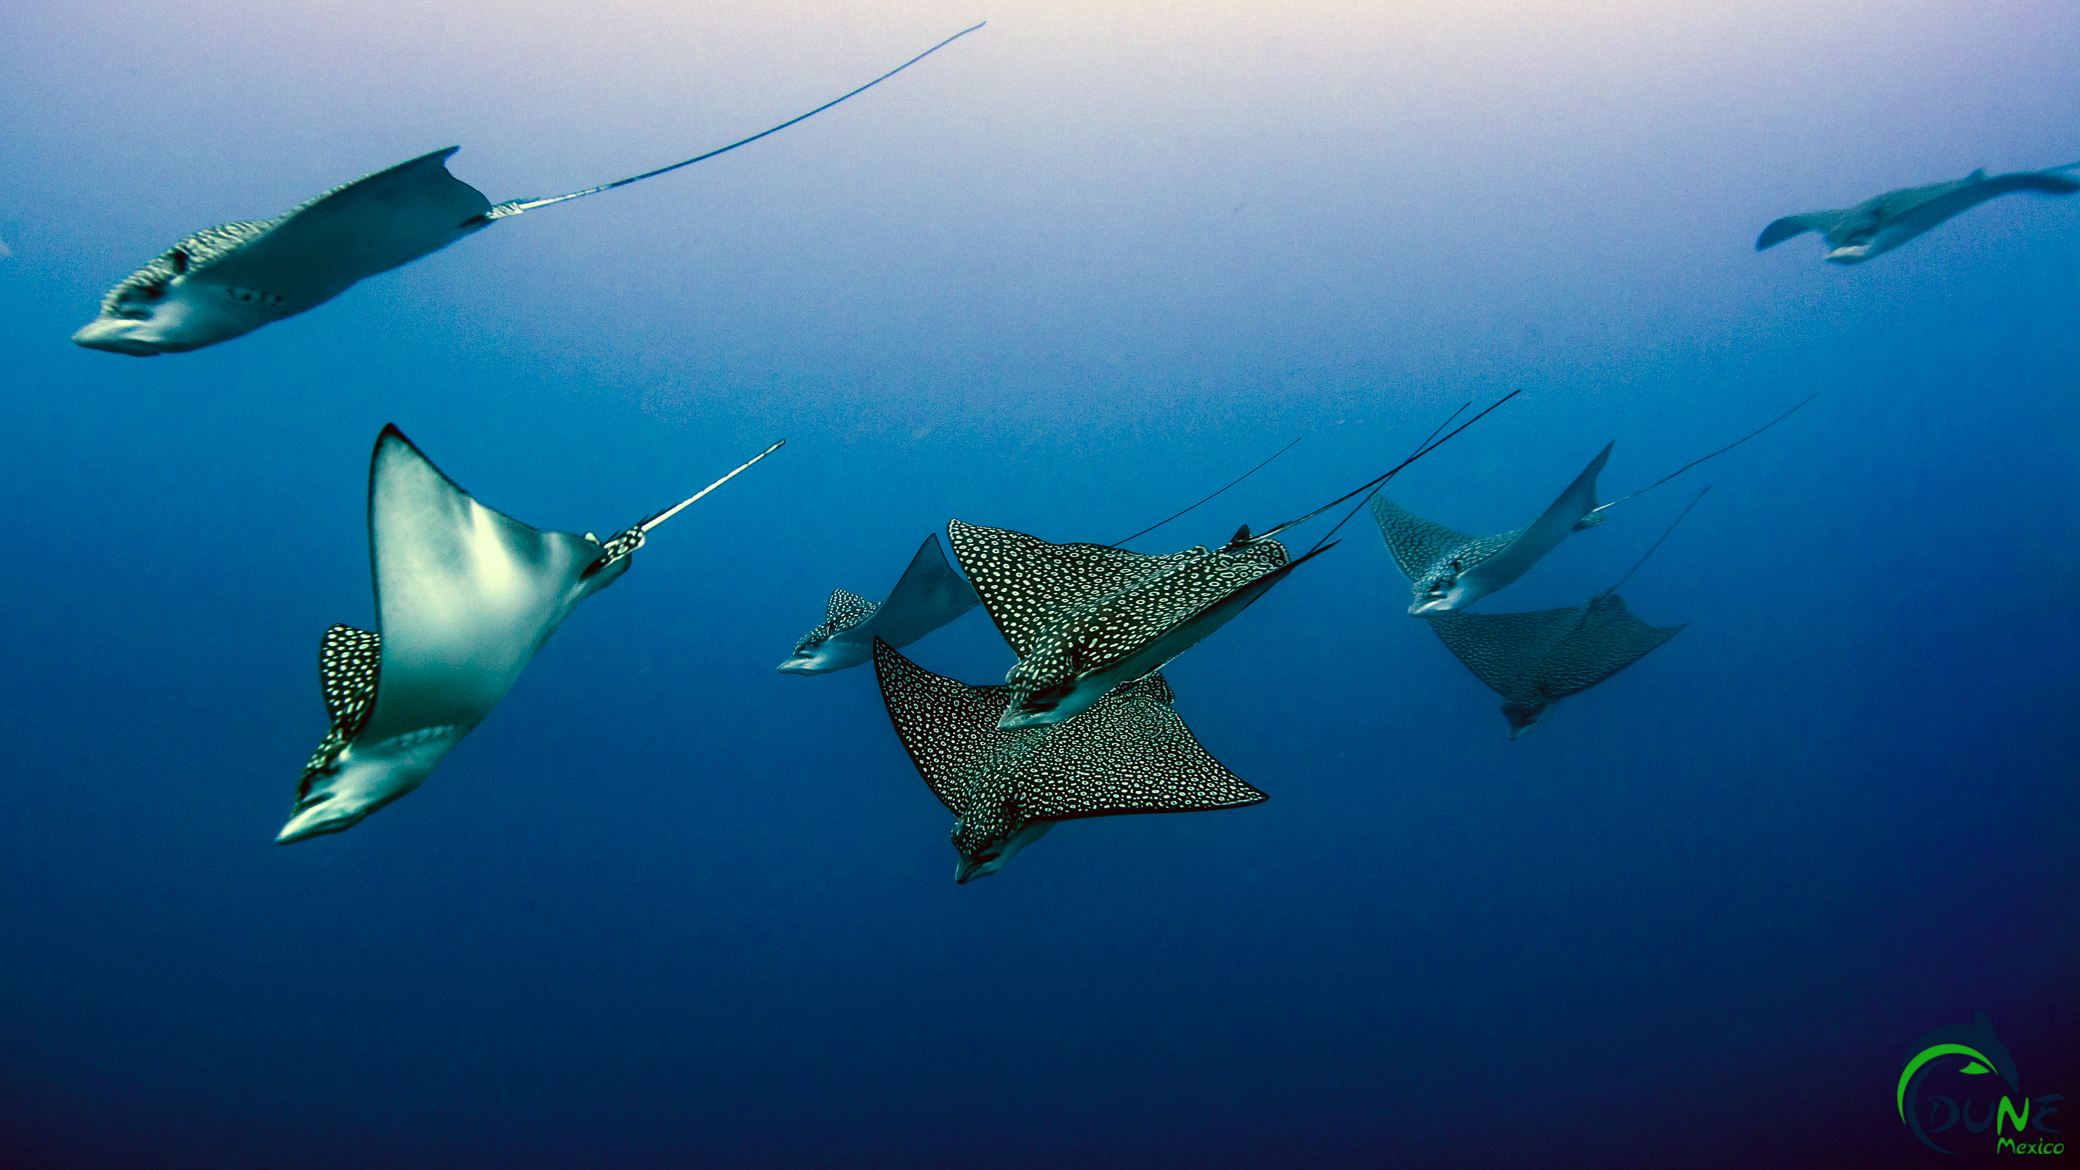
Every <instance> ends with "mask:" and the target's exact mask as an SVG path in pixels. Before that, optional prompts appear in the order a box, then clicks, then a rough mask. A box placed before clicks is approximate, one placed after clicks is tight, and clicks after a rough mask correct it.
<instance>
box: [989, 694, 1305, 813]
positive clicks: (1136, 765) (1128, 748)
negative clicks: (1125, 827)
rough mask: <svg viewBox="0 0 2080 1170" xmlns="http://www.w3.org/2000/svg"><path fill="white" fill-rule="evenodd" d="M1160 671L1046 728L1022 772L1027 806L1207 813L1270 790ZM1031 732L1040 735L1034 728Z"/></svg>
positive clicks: (1253, 800)
mask: <svg viewBox="0 0 2080 1170" xmlns="http://www.w3.org/2000/svg"><path fill="white" fill-rule="evenodd" d="M1173 698H1174V695H1173V694H1172V693H1171V691H1170V685H1169V683H1167V682H1165V681H1164V680H1163V676H1162V675H1160V674H1151V675H1145V676H1143V677H1142V678H1140V679H1137V680H1135V681H1133V682H1131V683H1127V684H1125V685H1124V686H1120V687H1117V688H1114V689H1113V691H1112V692H1111V693H1109V694H1107V695H1106V696H1105V697H1104V698H1102V699H1099V700H1098V701H1097V702H1096V703H1094V704H1092V705H1091V708H1090V710H1088V711H1086V712H1084V713H1083V714H1082V715H1079V716H1077V717H1076V718H1074V719H1071V720H1069V721H1068V722H1066V723H1059V724H1056V725H1054V726H1053V727H1052V728H1048V729H1042V730H1039V731H1038V732H1037V734H1040V735H1043V736H1045V737H1046V738H1044V739H1042V740H1041V741H1040V742H1039V744H1038V745H1037V747H1036V748H1035V749H1034V751H1033V753H1032V755H1031V757H1030V758H1029V759H1028V760H1027V761H1026V764H1025V766H1024V767H1023V768H1022V769H1020V771H1019V775H1018V778H1017V779H1018V791H1019V806H1020V808H1021V810H1022V811H1023V812H1024V813H1025V814H1026V815H1027V816H1029V817H1031V818H1033V819H1036V820H1070V819H1073V818H1076V817H1103V816H1116V815H1120V814H1126V813H1161V812H1206V811H1210V810H1213V809H1221V808H1241V807H1243V806H1245V805H1251V804H1257V803H1259V802H1261V801H1264V800H1266V799H1268V797H1267V796H1266V795H1265V794H1264V793H1263V792H1262V791H1260V790H1258V789H1257V788H1254V787H1252V786H1251V785H1249V784H1248V783H1246V782H1244V781H1243V780H1242V778H1241V777H1239V776H1237V775H1235V773H1233V772H1230V771H1229V770H1228V769H1227V768H1225V767H1223V766H1222V765H1221V762H1220V761H1219V760H1216V759H1214V758H1213V757H1212V756H1211V755H1209V754H1208V753H1207V751H1206V749H1205V748H1203V747H1201V746H1199V741H1198V740H1197V739H1196V738H1194V737H1193V735H1192V732H1191V729H1190V728H1188V727H1186V726H1185V725H1184V720H1183V719H1180V718H1179V717H1178V715H1177V712H1175V711H1173V710H1171V708H1170V702H1171V700H1172V699H1173ZM1026 734H1035V733H1034V732H1028V733H1026Z"/></svg>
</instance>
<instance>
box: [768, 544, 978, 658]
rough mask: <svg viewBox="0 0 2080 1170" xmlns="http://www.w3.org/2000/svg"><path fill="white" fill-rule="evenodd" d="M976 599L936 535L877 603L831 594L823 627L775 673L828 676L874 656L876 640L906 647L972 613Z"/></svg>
mask: <svg viewBox="0 0 2080 1170" xmlns="http://www.w3.org/2000/svg"><path fill="white" fill-rule="evenodd" d="M980 600H981V599H980V598H978V597H976V596H975V588H974V586H972V585H970V584H968V583H967V582H966V581H963V580H962V579H961V575H960V574H959V573H956V572H954V571H953V566H952V565H949V564H947V563H946V553H945V551H944V550H943V549H941V548H940V547H939V534H938V533H936V532H935V533H933V534H932V535H930V536H927V537H925V538H924V543H923V544H921V545H918V546H917V555H916V556H914V557H911V558H910V567H909V568H907V569H905V570H903V577H902V579H901V580H899V581H897V582H896V587H895V588H894V589H891V590H889V592H888V598H887V600H885V601H883V602H882V603H881V604H879V605H876V604H874V603H873V602H871V601H868V600H867V599H866V598H864V597H861V596H860V595H859V594H857V593H848V592H846V591H845V590H843V589H834V590H832V591H831V599H830V604H829V606H828V607H827V609H826V611H825V613H824V618H823V624H822V625H820V626H818V627H816V628H815V629H813V630H810V631H809V632H808V633H807V634H804V635H803V636H802V640H801V641H799V642H796V643H795V646H794V653H792V654H790V655H788V656H787V661H785V662H783V663H781V664H780V667H779V669H780V673H782V674H829V673H831V672H832V671H834V670H844V669H846V668H847V667H853V666H858V665H859V664H860V663H862V662H865V661H867V660H868V659H870V658H872V657H873V656H874V640H875V639H876V638H879V639H880V640H882V641H884V642H887V643H888V644H889V645H891V646H897V647H901V646H908V645H909V644H910V643H912V642H915V641H917V640H918V639H919V638H922V637H924V636H925V635H926V634H929V633H931V632H932V631H933V630H936V629H938V628H939V627H940V626H943V625H945V624H946V623H948V622H950V621H952V620H953V619H955V618H957V617H959V616H961V615H962V614H964V613H966V612H968V611H969V610H971V609H974V608H975V606H976V605H977V604H978V603H979V602H980Z"/></svg>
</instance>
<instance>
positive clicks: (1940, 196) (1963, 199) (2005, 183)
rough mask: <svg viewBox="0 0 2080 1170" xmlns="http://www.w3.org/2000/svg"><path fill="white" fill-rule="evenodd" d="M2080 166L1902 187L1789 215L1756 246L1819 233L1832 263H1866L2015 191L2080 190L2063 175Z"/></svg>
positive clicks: (2078, 181)
mask: <svg viewBox="0 0 2080 1170" xmlns="http://www.w3.org/2000/svg"><path fill="white" fill-rule="evenodd" d="M2075 167H2080V163H2067V164H2066V165H2065V166H2062V167H2048V168H2046V169H2044V170H2041V171H2016V172H2014V173H2012V174H2006V175H1994V176H1992V177H1990V178H1989V177H1988V176H1987V174H1986V172H1985V171H1984V170H1976V171H1973V172H1972V173H1971V174H1969V175H1966V176H1965V177H1964V178H1962V179H1953V180H1951V181H1950V182H1947V183H1930V184H1929V185H1928V186H1926V187H1901V188H1900V189H1899V190H1897V191H1887V192H1885V193H1884V194H1883V195H1880V196H1878V197H1877V198H1875V199H1866V200H1864V201H1863V202H1861V203H1859V204H1857V205H1856V206H1854V207H1844V208H1841V209H1839V210H1835V211H1809V212H1806V213H1805V214H1804V215H1787V216H1785V217H1784V218H1782V219H1779V220H1776V221H1774V222H1773V223H1771V224H1770V225H1769V226H1768V227H1766V228H1763V229H1762V234H1761V235H1760V236H1757V237H1756V238H1755V250H1756V251H1757V252H1760V251H1762V250H1763V249H1764V248H1773V247H1775V246H1777V245H1778V244H1781V243H1783V242H1784V241H1785V240H1788V239H1790V238H1792V237H1793V236H1801V235H1804V234H1805V233H1807V232H1820V233H1821V234H1823V235H1824V236H1826V237H1827V256H1826V257H1825V259H1826V260H1827V262H1828V263H1830V264H1861V263H1863V262H1864V261H1866V260H1869V259H1870V258H1871V257H1873V256H1881V255H1883V254H1885V253H1887V252H1890V251H1892V250H1893V249H1894V248H1897V247H1899V246H1900V245H1901V244H1904V243H1906V242H1907V241H1908V240H1911V239H1913V238H1914V237H1915V236H1918V235H1920V234H1921V233H1923V232H1925V231H1928V230H1929V229H1931V228H1934V227H1935V226H1937V225H1938V224H1941V223H1942V222H1943V221H1945V220H1947V219H1949V218H1950V217H1952V216H1954V215H1960V214H1962V213H1964V212H1967V211H1970V210H1971V209H1972V208H1974V207H1977V206H1979V205H1980V204H1981V203H1984V202H1986V201H1987V200H1988V199H1994V198H1998V197H1999V196H2002V195H2006V194H2008V193H2009V192H2011V191H2037V192H2041V193H2043V194H2046V195H2070V194H2072V193H2073V192H2075V191H2080V179H2075V178H2074V177H2073V176H2071V175H2066V174H2061V173H2060V172H2062V171H2070V170H2072V169H2074V168H2075Z"/></svg>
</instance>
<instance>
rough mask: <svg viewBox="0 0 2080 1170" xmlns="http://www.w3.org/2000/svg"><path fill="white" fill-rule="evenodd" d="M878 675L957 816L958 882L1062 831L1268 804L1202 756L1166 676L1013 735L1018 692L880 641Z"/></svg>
mask: <svg viewBox="0 0 2080 1170" xmlns="http://www.w3.org/2000/svg"><path fill="white" fill-rule="evenodd" d="M874 672H875V676H876V677H877V678H878V679H879V681H880V683H881V696H882V699H883V701H885V702H886V703H887V705H888V717H889V721H890V722H891V723H893V724H894V725H895V729H896V735H897V737H898V738H900V739H901V740H902V741H903V749H904V750H905V751H907V752H908V753H909V754H910V759H911V762H913V763H914V764H916V765H917V771H918V774H919V775H921V776H922V777H923V778H924V782H925V784H926V785H928V786H929V787H930V788H931V790H932V795H934V796H937V797H938V798H939V801H940V803H942V804H944V805H945V806H946V807H947V808H948V809H950V810H951V811H952V812H953V815H954V817H955V820H954V827H953V846H954V848H955V849H956V850H958V851H959V853H960V862H959V864H958V865H957V866H956V868H955V870H954V880H955V881H957V882H962V883H965V882H968V881H971V880H973V879H975V878H978V877H984V876H987V875H989V874H992V873H995V872H996V871H997V870H999V869H1002V868H1003V867H1004V863H1005V862H1007V861H1009V860H1011V857H1012V855H1014V854H1016V853H1017V852H1018V851H1019V850H1021V849H1023V848H1025V847H1026V846H1028V845H1030V844H1032V843H1033V842H1035V841H1037V840H1039V839H1040V838H1041V837H1042V836H1044V835H1045V834H1046V833H1047V831H1048V830H1049V829H1052V828H1053V827H1054V826H1055V824H1056V823H1057V822H1060V821H1065V820H1072V819H1075V818H1078V817H1103V816H1119V815H1123V814H1127V813H1162V812H1203V811H1210V810H1213V809H1222V808H1240V807H1242V806H1244V805H1251V804H1256V803H1258V802H1260V801H1262V800H1264V799H1266V797H1265V795H1264V793H1262V792H1260V791H1258V790H1257V789H1255V788H1253V787H1251V786H1250V785H1248V784H1246V783H1244V782H1243V781H1242V780H1241V779H1240V778H1239V777H1237V776H1236V775H1235V774H1234V773H1233V772H1230V771H1228V769H1226V768H1224V767H1222V766H1221V763H1220V761H1218V760H1216V759H1214V758H1213V757H1212V756H1211V755H1208V754H1207V752H1206V749H1205V748H1203V747H1200V746H1199V741H1198V740H1197V739H1195V738H1193V736H1192V733H1191V730H1190V729H1189V728H1187V727H1186V726H1185V725H1184V720H1182V719H1180V718H1178V716H1177V712H1175V711H1173V710H1171V709H1170V704H1171V702H1172V701H1173V700H1174V699H1175V696H1174V695H1173V694H1172V693H1171V690H1170V685H1169V684H1168V683H1167V682H1165V681H1164V680H1163V676H1162V675H1160V674H1149V675H1144V676H1142V677H1141V678H1138V679H1136V680H1134V681H1132V682H1129V683H1127V684H1125V685H1123V686H1120V687H1118V688H1117V689H1115V690H1112V691H1110V692H1108V693H1106V694H1105V695H1103V696H1101V697H1100V698H1099V699H1098V700H1097V701H1096V702H1094V703H1093V704H1091V706H1090V708H1089V709H1088V710H1087V711H1085V712H1084V714H1083V716H1082V717H1081V718H1079V719H1077V720H1075V721H1073V722H1070V723H1064V724H1060V725H1057V726H1036V727H1024V728H1021V729H1018V730H1008V731H1007V730H1004V729H1003V728H1002V727H1001V726H1000V725H999V723H998V716H999V714H1000V713H1001V712H1002V711H1003V710H1004V708H1005V706H1006V704H1007V703H1009V701H1010V699H1011V694H1010V690H1009V688H1006V687H1000V686H992V687H973V686H969V685H967V684H966V683H962V682H958V681H956V680H954V679H950V678H945V677H943V676H941V675H936V674H933V673H931V672H930V671H927V670H925V669H924V668H922V667H920V666H918V665H917V664H915V663H913V662H911V661H910V660H909V659H907V658H905V657H903V656H902V655H901V654H898V653H896V651H895V649H894V648H893V647H891V646H889V644H888V643H887V642H884V641H882V640H881V639H879V638H876V639H875V640H874Z"/></svg>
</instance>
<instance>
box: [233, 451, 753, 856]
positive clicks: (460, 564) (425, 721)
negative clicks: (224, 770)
mask: <svg viewBox="0 0 2080 1170" xmlns="http://www.w3.org/2000/svg"><path fill="white" fill-rule="evenodd" d="M784 442H786V440H784V439H783V440H781V443H784ZM781 443H775V444H773V445H772V446H771V447H768V448H766V449H765V450H764V451H761V452H759V453H758V454H757V455H755V456H753V457H752V458H751V459H750V460H748V461H746V462H745V463H744V464H743V466H741V467H738V468H737V469H736V471H732V472H730V473H729V475H725V476H723V477H722V478H721V479H718V480H716V481H715V482H714V483H712V484H709V485H708V486H707V487H706V488H703V489H702V490H701V491H699V492H697V493H695V494H694V495H692V496H690V497H688V498H687V499H685V500H683V501H681V502H680V503H679V504H677V505H676V506H674V507H671V508H668V509H666V510H664V511H662V512H659V513H656V514H655V515H653V516H651V517H649V518H648V519H646V520H643V521H641V522H640V523H637V524H635V525H634V526H632V527H630V528H628V529H627V530H625V531H623V532H621V533H619V534H617V535H616V536H614V537H612V538H611V539H609V540H606V541H601V540H600V539H599V538H598V537H596V536H594V535H593V534H591V533H589V532H588V533H586V534H585V535H583V536H578V535H575V534H573V533H569V532H544V531H541V530H539V529H535V528H530V527H528V526H527V525H525V524H522V523H520V522H519V521H518V520H515V519H513V518H512V517H510V516H507V515H506V514H504V513H503V512H498V511H494V510H493V509H490V508H487V507H485V506H484V505H482V504H480V503H478V502H477V501H476V500H475V499H474V498H472V497H471V496H470V494H469V493H468V492H466V491H464V490H462V488H461V487H459V486H457V485H456V483H455V481H453V480H451V479H449V478H448V477H447V476H446V475H443V474H442V473H441V470H440V468H438V467H435V466H434V465H433V463H432V462H431V461H430V460H428V459H427V458H426V456H425V455H423V454H421V453H420V452H419V449H418V448H417V447H415V446H413V445H412V443H411V440H409V439H407V438H405V437H404V432H402V431H400V430H398V429H397V427H396V426H394V425H392V426H386V427H384V428H383V433H382V434H381V435H380V436H378V437H377V439H376V448H375V454H374V456H373V457H372V458H371V460H370V462H369V469H368V545H369V559H370V561H371V562H372V563H373V565H374V577H375V593H376V627H377V631H379V632H372V631H369V630H357V629H355V628H354V627H352V626H346V625H335V626H333V627H332V628H331V629H329V630H327V631H325V638H324V641H323V643H322V644H321V645H320V647H319V650H318V675H319V682H320V685H321V687H322V689H323V691H324V695H325V707H326V710H327V711H328V712H329V713H330V714H331V716H332V730H331V731H330V732H328V733H327V734H326V736H325V739H324V742H322V743H320V744H319V745H318V750H317V751H316V752H314V753H312V755H311V758H310V762H309V763H307V764H306V765H304V770H303V780H302V782H301V783H300V784H299V785H298V786H297V789H296V806H295V809H294V810H293V811H292V813H291V815H290V817H289V823H288V824H286V825H284V826H282V831H281V834H280V835H279V836H277V837H276V838H275V840H276V841H277V842H279V843H280V844H283V845H288V844H291V843H293V842H297V841H302V840H305V839H307V838H311V837H316V836H318V835H320V834H323V833H339V832H344V831H345V830H347V829H350V828H353V827H354V826H355V825H356V824H359V823H360V822H361V819H362V818H363V817H366V816H367V815H368V814H370V813H372V812H374V811H376V810H377V809H379V808H382V807H383V806H384V805H386V804H389V803H390V802H391V801H393V800H396V799H397V798H398V797H400V796H403V795H404V794H405V793H407V792H410V791H411V790H412V789H414V788H417V787H418V786H419V784H420V782H421V781H423V780H425V779H426V776H427V774H428V773H430V772H432V771H433V767H434V765H435V764H438V763H440V761H441V757H443V756H445V755H447V754H448V752H449V751H450V750H451V749H453V748H454V746H455V745H456V744H457V743H460V742H461V741H462V737H463V736H465V735H468V734H469V733H470V731H471V730H472V729H473V728H475V727H476V726H477V724H479V723H481V722H483V720H484V717H485V716H487V715H489V714H491V709H492V708H493V707H496V706H497V705H498V701H499V700H500V699H502V698H504V697H505V693H506V691H507V690H508V689H510V688H511V687H512V685H513V683H514V682H515V681H517V680H518V679H519V677H520V672H521V670H522V669H524V668H525V667H526V666H527V663H528V661H529V660H530V659H532V658H533V657H534V655H535V652H536V651H538V650H540V649H541V648H542V644H543V643H544V642H547V641H548V640H549V635H551V634H553V633H555V632H556V628H557V627H558V626H560V625H562V624H563V619H565V618H566V617H569V616H570V612H571V610H573V609H575V608H577V605H578V603H579V602H581V601H583V600H585V599H586V598H587V597H590V596H592V595H593V594H594V593H597V592H599V591H600V590H602V589H605V588H606V587H607V586H609V585H611V584H613V583H614V581H615V579H617V578H619V577H620V576H621V574H622V573H624V572H627V571H628V566H629V558H630V555H631V554H632V553H634V552H635V550H637V549H638V548H641V547H642V546H643V542H644V540H645V538H646V537H647V536H648V535H649V533H650V530H651V529H653V528H656V527H657V526H658V525H659V524H662V523H664V522H665V521H666V520H669V519H671V518H672V517H673V516H674V515H676V514H677V513H678V512H679V510H680V509H682V508H684V507H686V506H687V505H688V504H691V503H693V502H694V501H695V500H698V499H700V498H701V497H702V496H705V495H707V494H708V493H709V492H711V491H714V490H715V489H716V488H718V487H721V486H722V485H723V484H725V483H727V482H729V480H730V479H731V478H732V477H734V476H735V475H736V474H737V473H738V472H741V471H743V470H744V468H746V467H749V466H751V465H752V464H753V463H756V462H758V461H759V460H760V459H763V458H765V457H766V456H767V455H770V454H772V453H773V452H774V451H775V450H778V449H779V447H780V445H781Z"/></svg>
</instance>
